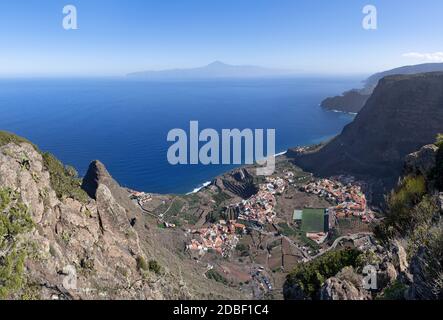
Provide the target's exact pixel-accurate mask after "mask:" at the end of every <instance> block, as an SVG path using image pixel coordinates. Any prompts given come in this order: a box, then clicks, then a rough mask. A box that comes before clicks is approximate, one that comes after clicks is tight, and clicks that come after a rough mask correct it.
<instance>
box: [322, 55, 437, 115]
mask: <svg viewBox="0 0 443 320" xmlns="http://www.w3.org/2000/svg"><path fill="white" fill-rule="evenodd" d="M442 71H443V63H425V64H419V65H414V66H404V67H400V68H395V69H391V70H388V71H384V72H379V73H376V74H374V75H372V76H370V77H369V78H368V79H366V81H365V86H364V88H363V89H352V90H349V91H346V92H344V93H343V94H342V95H341V96H336V97H332V98H327V99H325V100H323V102H322V103H321V106H322V107H323V108H325V109H327V110H335V111H341V112H352V113H358V112H360V111H361V109H362V108H363V107H364V105H365V103H366V101H367V100H368V99H369V97H370V96H371V94H372V93H373V92H374V89H375V88H376V87H377V85H378V82H379V81H380V80H381V79H383V78H385V77H387V76H392V75H409V74H417V73H425V72H442Z"/></svg>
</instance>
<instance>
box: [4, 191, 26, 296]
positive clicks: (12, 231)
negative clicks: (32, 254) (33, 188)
mask: <svg viewBox="0 0 443 320" xmlns="http://www.w3.org/2000/svg"><path fill="white" fill-rule="evenodd" d="M33 228H34V222H33V221H32V218H31V216H30V215H29V212H28V208H27V207H26V206H25V205H24V204H23V203H22V202H21V201H20V200H19V195H18V194H17V193H15V192H14V191H12V190H10V189H0V252H2V255H1V256H0V299H8V298H11V297H13V296H14V295H15V294H17V293H18V292H19V291H20V290H21V289H22V288H23V286H24V284H25V282H26V281H25V277H24V264H25V260H26V257H27V250H26V247H25V246H19V241H18V238H19V236H20V235H22V234H25V233H27V232H30V231H31V230H32V229H33Z"/></svg>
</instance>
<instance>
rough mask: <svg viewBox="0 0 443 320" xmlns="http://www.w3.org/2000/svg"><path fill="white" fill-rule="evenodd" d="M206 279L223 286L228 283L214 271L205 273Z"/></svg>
mask: <svg viewBox="0 0 443 320" xmlns="http://www.w3.org/2000/svg"><path fill="white" fill-rule="evenodd" d="M206 277H207V278H208V279H211V280H214V281H217V282H220V283H223V284H224V285H227V284H228V283H229V282H228V280H227V279H226V278H225V277H223V276H222V275H221V274H220V273H219V272H217V271H216V270H214V269H211V270H209V271H208V272H206Z"/></svg>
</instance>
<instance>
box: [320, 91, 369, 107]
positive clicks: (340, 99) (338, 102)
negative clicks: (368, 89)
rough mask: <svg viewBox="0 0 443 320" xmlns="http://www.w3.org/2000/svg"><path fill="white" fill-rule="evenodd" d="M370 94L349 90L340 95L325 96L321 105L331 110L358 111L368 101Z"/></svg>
mask: <svg viewBox="0 0 443 320" xmlns="http://www.w3.org/2000/svg"><path fill="white" fill-rule="evenodd" d="M369 97H370V94H364V93H362V92H361V91H360V90H350V91H347V92H344V93H343V94H342V95H341V96H336V97H330V98H326V99H325V100H323V101H322V103H321V107H322V108H325V109H327V110H332V111H341V112H348V113H358V112H360V110H361V109H362V108H363V106H364V105H365V103H366V101H368V99H369Z"/></svg>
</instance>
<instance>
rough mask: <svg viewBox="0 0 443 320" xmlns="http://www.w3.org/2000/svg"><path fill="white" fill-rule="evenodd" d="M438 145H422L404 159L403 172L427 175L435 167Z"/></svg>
mask: <svg viewBox="0 0 443 320" xmlns="http://www.w3.org/2000/svg"><path fill="white" fill-rule="evenodd" d="M437 152H438V147H437V146H436V145H434V144H430V145H427V146H424V147H423V148H421V149H420V150H419V151H417V152H414V153H411V154H409V155H407V156H406V159H405V170H404V171H405V174H421V175H423V176H425V177H427V176H428V175H429V174H430V172H431V170H432V169H434V168H435V165H436V156H437Z"/></svg>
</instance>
